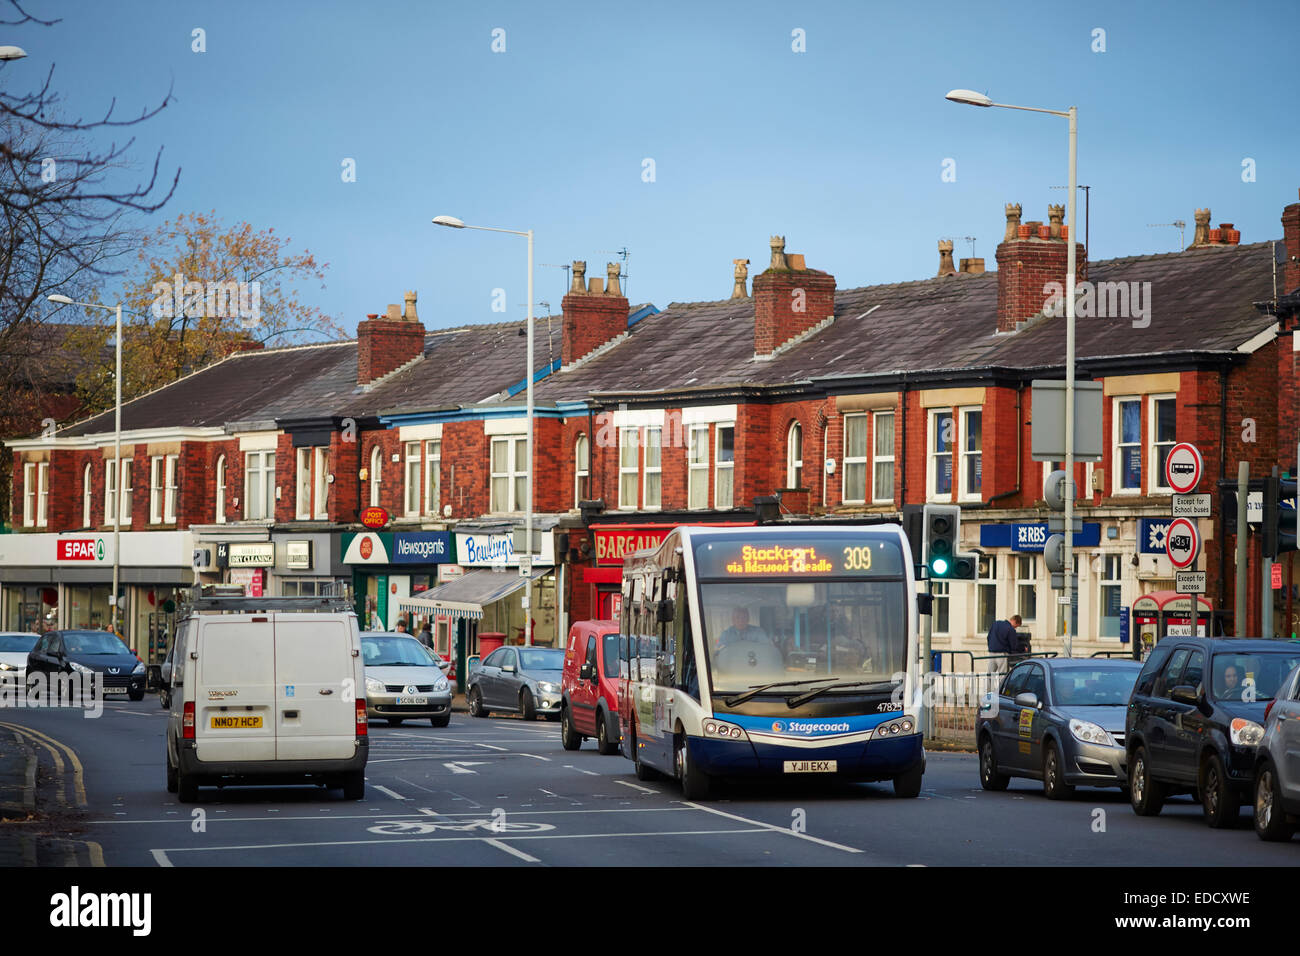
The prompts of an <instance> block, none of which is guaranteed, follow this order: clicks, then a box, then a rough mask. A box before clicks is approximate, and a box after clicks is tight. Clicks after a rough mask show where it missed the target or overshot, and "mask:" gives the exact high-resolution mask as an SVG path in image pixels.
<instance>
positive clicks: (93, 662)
mask: <svg viewBox="0 0 1300 956" xmlns="http://www.w3.org/2000/svg"><path fill="white" fill-rule="evenodd" d="M94 673H99V674H101V675H102V676H101V678H100V679H101V680H102V681H103V684H102V685H101V686H102V687H103V690H104V696H105V697H113V696H127V697H130V698H131V699H132V700H140V699H142V698H143V697H144V681H145V668H144V664H142V663H141V662H140V659H139V658H138V657H136V656H135V654H133V653H131V649H130V648H128V647H127V646H126V645H125V644H123V643H122V640H121V638H119V637H118V636H117V635H116V634H113V633H111V632H109V631H49V632H47V633H45V634H43V635H41V639H40V640H39V641H37V642H36V646H35V647H33V648H32V650H31V653H30V654H28V655H27V678H26V679H27V683H28V686H29V687H30V686H31V685H32V682H33V678H34V677H35V675H37V674H41V675H45V679H46V686H47V687H48V686H50V685H49V683H48V679H49V677H51V676H53V675H57V674H80V675H82V676H83V677H89V676H90V675H92V674H94Z"/></svg>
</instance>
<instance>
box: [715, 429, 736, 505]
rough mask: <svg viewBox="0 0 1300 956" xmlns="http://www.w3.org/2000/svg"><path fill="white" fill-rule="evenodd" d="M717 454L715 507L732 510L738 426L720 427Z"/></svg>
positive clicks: (716, 443)
mask: <svg viewBox="0 0 1300 956" xmlns="http://www.w3.org/2000/svg"><path fill="white" fill-rule="evenodd" d="M715 445H716V448H717V452H716V454H715V456H714V461H715V462H716V464H715V466H714V469H713V471H714V477H713V507H715V508H730V507H732V506H733V505H732V501H733V499H734V491H735V475H736V426H735V425H719V426H718V427H717V439H716V442H715Z"/></svg>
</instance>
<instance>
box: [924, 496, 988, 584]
mask: <svg viewBox="0 0 1300 956" xmlns="http://www.w3.org/2000/svg"><path fill="white" fill-rule="evenodd" d="M924 524H925V554H924V560H925V568H926V573H927V574H928V575H929V576H930V577H932V578H937V579H941V580H946V581H973V580H975V574H976V560H975V555H974V554H969V553H963V552H959V551H958V550H957V544H958V542H959V541H960V539H961V508H959V507H958V506H957V505H926V506H925V512H924Z"/></svg>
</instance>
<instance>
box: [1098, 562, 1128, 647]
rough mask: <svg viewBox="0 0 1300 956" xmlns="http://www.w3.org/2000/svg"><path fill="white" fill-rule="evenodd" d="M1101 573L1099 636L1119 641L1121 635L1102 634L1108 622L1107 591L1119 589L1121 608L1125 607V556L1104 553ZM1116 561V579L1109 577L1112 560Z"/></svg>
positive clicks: (1099, 582) (1099, 584)
mask: <svg viewBox="0 0 1300 956" xmlns="http://www.w3.org/2000/svg"><path fill="white" fill-rule="evenodd" d="M1100 557H1101V572H1100V573H1099V574H1098V575H1097V627H1096V631H1097V636H1098V637H1099V638H1101V639H1103V640H1115V641H1118V640H1119V634H1118V633H1116V634H1114V635H1107V634H1103V633H1101V630H1102V623H1103V622H1104V621H1105V620H1106V589H1107V588H1117V589H1118V590H1119V606H1120V608H1123V607H1124V556H1123V555H1122V554H1117V553H1114V552H1110V553H1107V552H1102V554H1101V555H1100ZM1112 559H1114V564H1115V577H1113V578H1112V577H1108V574H1109V572H1110V564H1111V560H1112Z"/></svg>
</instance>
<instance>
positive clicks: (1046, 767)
mask: <svg viewBox="0 0 1300 956" xmlns="http://www.w3.org/2000/svg"><path fill="white" fill-rule="evenodd" d="M1073 793H1074V787H1072V786H1070V785H1069V784H1068V783H1066V782H1065V768H1064V767H1062V766H1061V751H1060V750H1059V749H1058V748H1057V746H1056V744H1054V743H1048V745H1047V753H1045V754H1044V755H1043V794H1044V795H1045V796H1046V797H1047V799H1048V800H1065V799H1067V798H1068V797H1070V796H1071V795H1072V794H1073Z"/></svg>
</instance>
